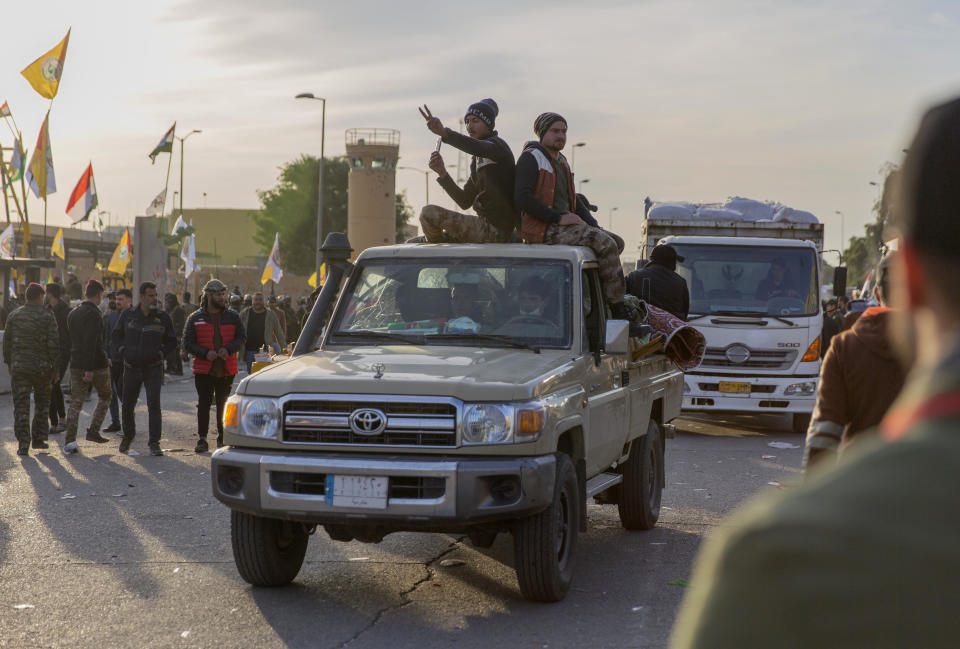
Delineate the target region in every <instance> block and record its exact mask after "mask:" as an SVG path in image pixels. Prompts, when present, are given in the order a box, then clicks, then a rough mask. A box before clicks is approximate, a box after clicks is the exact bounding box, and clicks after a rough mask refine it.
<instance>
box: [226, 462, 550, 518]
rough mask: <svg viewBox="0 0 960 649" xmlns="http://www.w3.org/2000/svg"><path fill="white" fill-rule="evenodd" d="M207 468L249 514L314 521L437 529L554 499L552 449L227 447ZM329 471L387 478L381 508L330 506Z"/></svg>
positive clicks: (521, 511) (522, 512) (233, 504)
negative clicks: (519, 452) (526, 452)
mask: <svg viewBox="0 0 960 649" xmlns="http://www.w3.org/2000/svg"><path fill="white" fill-rule="evenodd" d="M210 468H211V471H210V474H211V477H212V482H213V494H214V496H215V497H216V498H217V500H219V501H220V502H222V503H223V504H224V505H226V506H227V507H230V508H231V509H236V510H239V511H243V512H246V513H249V514H254V515H257V516H266V517H270V518H283V519H289V520H298V521H303V522H308V523H318V524H383V525H388V526H390V527H396V528H405V529H435V530H441V529H452V528H459V527H463V526H468V525H471V524H475V523H484V522H490V521H496V520H505V519H516V518H520V517H523V516H527V515H529V514H533V513H536V512H538V511H541V510H543V509H545V508H546V507H547V506H548V505H549V504H550V503H552V502H553V492H554V481H555V476H556V460H555V458H554V456H553V455H545V456H539V457H521V458H509V457H508V458H464V459H455V458H451V457H448V456H445V457H431V456H387V455H360V454H352V455H347V454H336V455H332V454H324V453H308V452H293V453H291V452H289V451H261V450H252V449H239V448H231V447H228V448H223V449H219V450H217V452H216V453H214V454H213V457H212V458H211V467H210ZM328 475H351V476H378V477H387V478H389V479H390V480H389V485H390V488H389V492H388V498H387V505H386V507H385V508H382V509H368V508H357V507H345V506H338V505H333V504H330V503H329V502H328V499H327V498H326V493H325V486H324V482H325V479H326V476H328ZM418 485H419V486H418ZM418 491H419V493H416V492H418ZM411 496H413V497H411Z"/></svg>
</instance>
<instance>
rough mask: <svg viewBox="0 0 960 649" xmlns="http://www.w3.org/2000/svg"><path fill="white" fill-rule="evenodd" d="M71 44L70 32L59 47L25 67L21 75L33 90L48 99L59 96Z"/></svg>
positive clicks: (68, 31)
mask: <svg viewBox="0 0 960 649" xmlns="http://www.w3.org/2000/svg"><path fill="white" fill-rule="evenodd" d="M69 42H70V30H69V29H68V30H67V35H66V36H64V37H63V40H62V41H60V42H59V43H57V45H56V46H55V47H54V48H53V49H52V50H50V51H49V52H47V53H46V54H44V55H43V56H41V57H40V58H39V59H37V60H36V61H34V62H33V63H31V64H30V65H28V66H27V67H25V68H24V69H23V70H22V71H21V72H20V74H22V75H23V76H24V78H26V80H27V81H29V82H30V85H31V86H33V89H34V90H36V91H37V92H39V93H40V95H41V96H43V97H46V98H47V99H53V98H54V97H56V96H57V90H59V89H60V75H62V74H63V62H64V60H65V59H66V58H67V43H69Z"/></svg>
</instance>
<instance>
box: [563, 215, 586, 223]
mask: <svg viewBox="0 0 960 649" xmlns="http://www.w3.org/2000/svg"><path fill="white" fill-rule="evenodd" d="M559 225H585V223H584V221H583V219H581V218H580V217H579V216H577V215H576V214H574V213H573V212H567V213H566V214H564V215H563V216H561V217H560V221H559Z"/></svg>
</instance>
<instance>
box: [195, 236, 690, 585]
mask: <svg viewBox="0 0 960 649" xmlns="http://www.w3.org/2000/svg"><path fill="white" fill-rule="evenodd" d="M331 236H333V235H331ZM340 237H341V238H342V243H343V244H345V246H344V245H341V248H343V247H346V248H348V246H349V244H346V242H345V238H343V237H342V235H340ZM330 242H331V240H330V239H328V241H327V243H326V244H325V245H324V250H327V249H328V247H329V248H330V250H331V251H330V252H328V253H327V254H328V257H327V258H328V260H329V261H330V263H331V264H332V265H333V267H334V270H333V271H332V272H331V276H330V278H329V279H328V282H327V285H326V286H325V288H324V293H321V295H320V298H319V299H318V301H317V304H316V305H315V306H314V310H313V311H312V313H311V316H310V321H309V322H308V323H307V326H306V327H305V329H304V333H303V334H301V337H300V340H299V341H298V342H297V348H296V351H295V352H294V355H293V357H292V358H290V359H288V360H284V361H281V362H277V363H274V364H272V365H270V366H268V367H267V368H265V369H262V370H260V371H259V372H256V373H255V374H252V375H250V376H248V377H247V378H245V379H244V380H243V381H241V382H240V384H239V385H238V387H237V391H236V394H235V395H233V396H232V397H230V399H229V401H228V404H227V409H226V414H225V417H224V419H225V423H226V429H225V440H226V442H227V443H228V444H229V446H228V447H225V448H222V449H220V450H218V451H217V452H216V453H214V455H213V458H212V480H213V491H214V494H215V496H216V497H217V499H219V500H220V501H221V502H222V503H223V504H225V505H226V506H228V507H229V508H230V509H231V510H232V517H231V526H232V538H233V553H234V559H235V561H236V564H237V568H238V570H239V572H240V574H241V576H242V577H243V578H244V579H245V580H246V581H248V582H250V583H251V584H254V585H258V586H276V585H283V584H287V583H289V582H290V581H291V580H293V579H294V578H295V577H296V575H297V573H298V572H299V571H300V568H301V565H302V563H303V558H304V554H305V552H306V547H307V540H308V537H309V535H310V534H311V533H312V532H313V531H314V530H315V529H316V527H317V526H322V527H323V529H324V530H326V532H327V534H329V536H330V537H331V538H332V539H335V540H339V541H350V540H353V539H358V540H361V541H367V542H379V541H380V540H382V539H383V537H384V535H386V534H389V533H391V532H399V531H411V530H416V531H428V532H440V533H448V534H463V535H466V536H468V537H469V538H470V540H471V542H472V543H473V544H475V545H477V546H481V547H488V546H489V545H490V544H492V543H493V541H494V539H495V537H496V535H497V534H499V533H501V532H509V533H511V534H512V535H513V543H514V548H515V550H514V552H515V562H516V566H515V567H516V572H517V577H518V580H519V584H520V589H521V591H522V592H523V595H524V596H526V597H527V598H530V599H534V600H541V601H557V600H560V599H562V598H563V597H564V596H565V594H566V593H567V591H568V589H569V587H570V583H571V580H572V578H573V572H574V557H575V553H576V548H577V537H578V534H579V532H581V531H586V502H587V499H589V498H591V497H596V498H597V501H598V502H603V503H610V504H616V505H617V506H618V508H619V513H620V520H621V521H622V523H623V526H624V527H625V528H627V529H631V530H639V529H650V528H651V527H653V526H654V525H655V524H656V521H657V517H658V515H659V510H660V494H661V491H662V489H663V485H664V466H663V449H664V441H665V436H666V430H667V428H668V426H667V425H666V424H667V422H669V421H670V420H671V419H673V418H674V417H676V416H678V415H679V411H680V405H681V401H682V391H683V381H682V374H681V373H680V371H678V370H677V369H676V367H675V366H674V365H673V364H672V363H671V362H670V361H669V360H668V359H667V358H666V357H665V356H663V355H662V354H655V355H653V356H649V357H647V358H643V359H641V360H637V361H631V360H630V356H629V355H628V327H627V323H626V322H624V321H616V320H609V319H608V317H609V316H608V311H607V309H606V308H605V306H604V302H603V299H602V296H601V292H600V284H599V279H598V276H597V263H596V260H595V258H594V256H593V253H592V252H591V251H590V250H588V249H585V248H579V247H567V246H543V245H521V244H506V245H398V246H389V247H382V248H371V249H368V250H366V251H364V252H363V253H362V254H361V255H360V256H359V257H358V258H357V260H356V262H355V264H347V263H345V262H344V261H341V262H337V261H336V255H335V253H334V252H332V251H333V250H334V249H336V246H334V245H331V243H330ZM345 258H346V257H345V254H344V256H343V260H345ZM341 284H342V290H341ZM334 294H337V295H336V296H335V297H336V300H335V304H334V302H333V300H332V299H331V298H333V297H334ZM328 314H329V317H327V316H328ZM321 329H322V333H321Z"/></svg>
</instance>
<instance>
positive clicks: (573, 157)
mask: <svg viewBox="0 0 960 649" xmlns="http://www.w3.org/2000/svg"><path fill="white" fill-rule="evenodd" d="M584 146H587V143H586V142H577V143H576V144H574V145H573V146H571V147H570V171H576V170H577V149H579V148H580V147H584Z"/></svg>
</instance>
